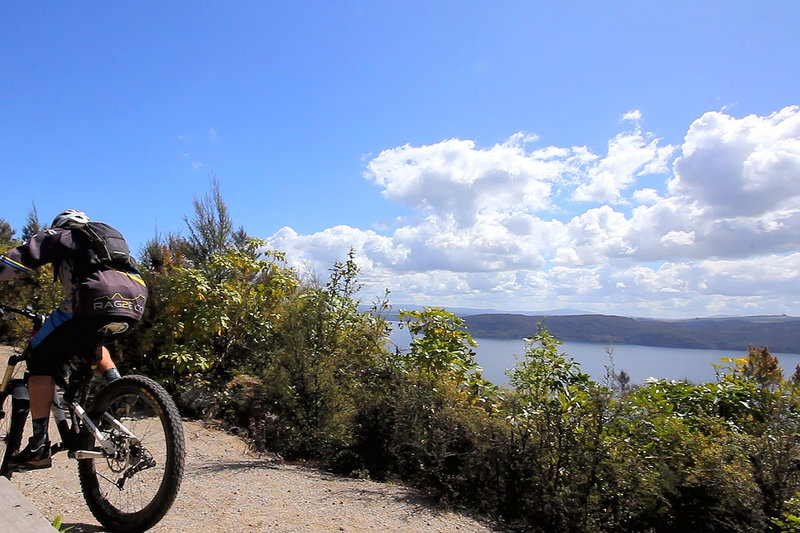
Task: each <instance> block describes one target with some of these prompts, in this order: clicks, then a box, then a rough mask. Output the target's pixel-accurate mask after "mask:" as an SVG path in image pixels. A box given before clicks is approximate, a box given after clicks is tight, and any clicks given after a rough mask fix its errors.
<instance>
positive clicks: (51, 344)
mask: <svg viewBox="0 0 800 533" xmlns="http://www.w3.org/2000/svg"><path fill="white" fill-rule="evenodd" d="M74 330H75V320H74V317H73V316H72V315H71V314H69V313H64V312H61V311H56V312H54V313H53V314H52V315H50V316H49V317H48V318H47V320H46V321H45V323H44V325H43V326H42V327H41V328H40V329H39V331H37V332H36V334H35V335H34V336H33V339H32V340H31V351H30V357H29V359H28V374H29V376H28V393H29V396H30V413H31V420H32V426H33V433H32V435H31V437H30V439H28V445H27V446H26V447H25V449H23V450H22V451H20V452H19V453H17V454H16V455H14V456H13V457H11V459H10V464H9V466H10V468H12V469H13V470H32V469H37V468H47V467H49V466H50V465H51V464H52V460H51V458H50V439H49V435H48V431H47V429H48V425H49V421H50V408H51V405H52V403H53V397H54V395H55V379H54V378H53V376H54V375H56V373H57V372H58V368H59V367H60V366H61V365H62V364H63V362H64V359H65V358H66V357H68V356H69V351H68V350H69V348H70V347H71V346H73V342H74V340H75V339H76V338H80V337H79V335H78V334H77V333H76V332H75V331H74Z"/></svg>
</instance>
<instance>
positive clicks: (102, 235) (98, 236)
mask: <svg viewBox="0 0 800 533" xmlns="http://www.w3.org/2000/svg"><path fill="white" fill-rule="evenodd" d="M73 229H75V230H77V231H78V232H80V233H81V234H82V235H84V236H85V237H86V238H87V240H88V241H89V245H90V247H89V256H90V257H89V262H90V263H91V264H93V265H103V266H106V267H109V268H115V269H119V270H125V271H130V270H132V271H136V270H137V268H136V261H134V260H133V257H131V251H130V248H129V247H128V243H127V242H125V238H124V237H123V236H122V234H121V233H120V232H119V231H117V230H115V229H114V228H112V227H111V226H109V225H108V224H105V223H104V222H87V223H86V224H82V225H80V226H77V227H73Z"/></svg>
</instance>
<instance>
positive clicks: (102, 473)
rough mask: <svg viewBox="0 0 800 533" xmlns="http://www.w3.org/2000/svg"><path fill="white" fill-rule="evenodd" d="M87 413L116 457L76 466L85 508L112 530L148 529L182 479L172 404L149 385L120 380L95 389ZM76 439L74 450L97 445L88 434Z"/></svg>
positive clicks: (181, 455) (178, 423)
mask: <svg viewBox="0 0 800 533" xmlns="http://www.w3.org/2000/svg"><path fill="white" fill-rule="evenodd" d="M90 412H91V418H92V420H93V421H94V422H95V424H96V425H97V426H98V428H99V429H100V431H101V432H102V433H103V436H104V437H105V438H106V439H110V440H111V441H112V442H113V443H114V444H115V446H116V449H117V452H116V455H115V456H114V457H108V458H104V459H81V460H80V461H78V476H79V478H80V482H81V490H82V491H83V495H84V498H85V499H86V503H87V505H88V506H89V509H90V510H91V511H92V514H94V516H95V518H97V520H98V521H99V522H100V523H101V524H103V525H104V526H105V527H107V528H109V529H111V530H113V531H144V530H147V529H149V528H151V527H153V526H154V525H155V524H157V523H158V521H159V520H161V518H163V517H164V515H165V514H166V513H167V511H168V510H169V508H170V507H171V506H172V503H173V502H174V501H175V497H176V496H177V494H178V489H179V488H180V484H181V480H182V477H183V467H184V455H185V448H184V439H183V426H182V424H181V420H180V416H179V414H178V410H177V408H176V407H175V404H174V403H173V401H172V399H171V398H170V396H169V394H167V392H166V391H165V390H164V389H163V388H162V387H161V386H160V385H158V384H157V383H156V382H155V381H153V380H151V379H149V378H146V377H144V376H126V377H124V378H121V379H118V380H116V381H114V382H112V383H111V384H109V385H108V386H107V387H105V388H104V389H103V390H101V391H100V393H99V394H98V395H97V398H96V399H95V401H94V406H93V408H92V409H91V411H90ZM112 419H113V420H116V421H119V422H120V423H121V424H122V425H123V426H124V427H125V428H127V429H128V430H129V431H130V432H131V433H133V434H134V435H135V437H132V436H130V435H126V433H125V432H124V431H122V430H121V429H120V428H119V427H117V426H116V425H115V424H114V422H113V420H112ZM81 436H82V438H81V444H80V447H79V448H80V449H82V450H91V449H93V448H95V447H96V446H97V445H96V444H95V439H94V437H93V436H92V435H91V434H90V432H89V431H87V430H84V431H83V432H82V433H81Z"/></svg>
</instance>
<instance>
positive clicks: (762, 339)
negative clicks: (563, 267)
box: [463, 314, 800, 353]
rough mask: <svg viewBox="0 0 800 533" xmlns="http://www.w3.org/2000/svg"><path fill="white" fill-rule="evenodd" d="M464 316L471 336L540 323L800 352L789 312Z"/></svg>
mask: <svg viewBox="0 0 800 533" xmlns="http://www.w3.org/2000/svg"><path fill="white" fill-rule="evenodd" d="M463 318H464V321H465V322H466V324H467V327H468V328H469V332H470V333H471V334H472V336H473V337H488V338H501V339H520V338H523V337H529V336H531V335H532V334H533V333H535V332H536V328H537V324H538V323H539V322H542V323H544V324H545V326H546V327H547V329H548V331H550V333H552V334H553V336H555V337H556V338H557V339H558V340H561V341H578V342H599V343H613V344H638V345H643V346H664V347H669V348H699V349H710V350H740V351H741V350H745V349H747V346H748V345H751V344H752V345H756V346H768V347H769V349H770V350H771V351H773V352H784V353H800V318H797V317H788V316H751V317H725V318H695V319H691V320H654V319H641V318H626V317H621V316H608V315H570V316H544V315H538V316H526V315H517V314H481V315H472V316H465V317H463Z"/></svg>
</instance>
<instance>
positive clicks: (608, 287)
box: [269, 106, 800, 316]
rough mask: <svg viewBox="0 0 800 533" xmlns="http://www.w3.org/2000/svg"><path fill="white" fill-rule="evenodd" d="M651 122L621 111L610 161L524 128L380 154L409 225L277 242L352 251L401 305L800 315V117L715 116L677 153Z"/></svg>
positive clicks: (317, 263) (321, 265) (318, 253)
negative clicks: (494, 137) (497, 136)
mask: <svg viewBox="0 0 800 533" xmlns="http://www.w3.org/2000/svg"><path fill="white" fill-rule="evenodd" d="M641 118H642V114H641V112H640V111H638V110H634V111H630V112H628V113H626V114H624V115H623V117H622V121H621V122H622V123H625V124H628V125H630V123H633V126H634V127H633V130H632V131H624V132H621V133H619V134H618V135H616V136H614V138H612V139H610V140H609V142H608V150H607V153H606V154H605V155H601V154H595V153H593V152H592V151H591V150H589V149H588V148H586V147H580V146H572V147H563V146H539V142H540V139H539V137H537V136H535V135H530V134H526V133H517V134H513V135H512V136H511V137H510V138H509V139H507V140H505V141H502V142H499V143H498V144H495V145H494V146H489V147H486V148H481V147H478V146H477V145H476V143H475V142H474V141H471V140H464V139H448V140H443V141H442V142H439V143H435V144H431V145H424V146H413V145H411V144H407V145H403V146H398V147H395V148H389V149H386V150H384V151H382V152H381V153H380V154H378V155H377V156H376V157H374V158H372V159H371V160H370V161H369V162H368V163H367V165H366V171H365V177H366V179H368V180H369V181H370V182H371V183H373V184H374V185H376V186H377V187H378V189H379V191H380V194H381V195H382V196H383V197H384V198H385V199H386V200H387V201H389V202H394V203H397V204H400V205H403V206H405V207H408V208H410V209H412V210H413V212H414V216H412V217H408V218H406V219H403V221H400V222H399V223H398V225H397V226H394V227H386V228H385V229H383V230H382V231H381V232H376V231H374V230H365V229H359V228H353V227H349V226H336V227H333V228H328V229H326V230H324V231H320V232H317V233H314V234H311V235H299V234H297V233H296V232H295V231H294V230H293V229H291V228H284V229H282V230H281V231H279V232H278V233H276V234H275V235H273V236H272V237H271V238H270V239H269V246H270V247H272V248H276V249H281V250H285V251H286V252H287V255H288V256H289V257H290V258H291V261H292V262H293V264H295V265H296V266H304V267H306V268H310V269H313V270H315V271H317V272H325V271H326V270H327V269H328V268H330V264H331V263H332V262H333V261H334V260H341V259H343V258H344V257H346V253H347V250H348V249H349V248H351V247H352V248H354V249H355V250H356V253H357V257H358V262H359V264H360V265H361V267H362V280H365V281H366V282H367V285H368V286H369V288H370V289H371V291H372V293H374V294H380V293H382V291H383V289H384V288H389V289H390V290H392V291H393V293H394V294H395V296H394V297H393V299H394V300H395V301H398V302H402V303H422V304H432V305H445V306H446V305H450V306H473V307H492V308H505V309H514V310H519V309H530V310H535V309H546V308H553V307H577V308H584V309H589V310H598V311H603V312H618V313H620V314H631V315H634V314H639V315H648V316H676V315H687V314H690V315H692V314H693V315H695V316H697V315H701V314H712V313H715V312H731V313H733V312H736V311H737V310H739V311H740V312H750V311H752V310H753V309H756V308H759V309H769V310H772V311H776V312H786V311H785V310H787V309H788V310H794V311H795V312H800V307H798V306H799V305H800V304H798V298H797V297H795V296H794V295H795V294H800V277H799V276H798V274H796V272H799V271H800V269H798V268H797V267H798V266H800V265H798V262H800V255H798V254H797V253H796V251H797V250H800V237H799V236H800V108H799V107H797V106H789V107H786V108H784V109H782V110H779V111H776V112H774V113H772V114H769V115H766V116H756V115H749V116H744V117H742V118H736V117H733V116H731V115H729V114H726V113H725V112H720V111H713V112H708V113H705V114H703V115H702V116H701V117H699V118H698V119H697V120H695V121H694V122H692V123H691V124H690V125H689V126H688V127H687V132H686V135H685V137H684V139H683V142H682V143H681V144H679V145H671V144H667V143H665V142H663V141H662V140H661V139H659V138H658V137H657V136H656V135H654V134H652V133H649V132H645V131H643V130H642V129H641V126H640V121H641ZM645 176H646V177H647V183H646V185H642V184H640V181H641V180H642V179H643V177H645ZM659 182H660V185H658V183H659Z"/></svg>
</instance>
